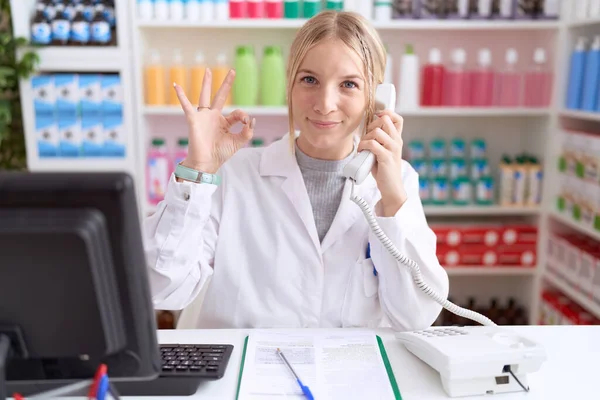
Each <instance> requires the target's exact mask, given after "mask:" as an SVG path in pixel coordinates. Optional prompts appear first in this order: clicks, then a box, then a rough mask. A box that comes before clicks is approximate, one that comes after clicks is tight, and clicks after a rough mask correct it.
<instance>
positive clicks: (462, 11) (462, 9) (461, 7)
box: [458, 0, 470, 18]
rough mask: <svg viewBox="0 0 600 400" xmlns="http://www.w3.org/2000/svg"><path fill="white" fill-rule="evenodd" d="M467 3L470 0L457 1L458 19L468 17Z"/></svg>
mask: <svg viewBox="0 0 600 400" xmlns="http://www.w3.org/2000/svg"><path fill="white" fill-rule="evenodd" d="M469 3H470V0H458V16H459V17H460V18H468V17H469Z"/></svg>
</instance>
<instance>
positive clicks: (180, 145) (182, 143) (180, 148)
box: [171, 138, 188, 173]
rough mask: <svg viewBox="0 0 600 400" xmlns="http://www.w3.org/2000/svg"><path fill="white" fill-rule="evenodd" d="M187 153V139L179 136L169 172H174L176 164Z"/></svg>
mask: <svg viewBox="0 0 600 400" xmlns="http://www.w3.org/2000/svg"><path fill="white" fill-rule="evenodd" d="M187 154H188V140H187V138H181V139H179V140H178V141H177V150H175V154H174V155H173V163H172V164H171V165H172V170H171V173H173V172H175V167H177V164H179V163H180V162H182V161H183V160H185V158H186V157H187Z"/></svg>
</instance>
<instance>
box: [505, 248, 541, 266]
mask: <svg viewBox="0 0 600 400" xmlns="http://www.w3.org/2000/svg"><path fill="white" fill-rule="evenodd" d="M496 253H497V256H498V260H497V265H498V266H514V267H530V268H532V267H535V265H536V263H537V256H536V253H537V252H536V246H535V244H516V245H510V246H508V245H504V246H503V245H501V246H498V247H497V250H496Z"/></svg>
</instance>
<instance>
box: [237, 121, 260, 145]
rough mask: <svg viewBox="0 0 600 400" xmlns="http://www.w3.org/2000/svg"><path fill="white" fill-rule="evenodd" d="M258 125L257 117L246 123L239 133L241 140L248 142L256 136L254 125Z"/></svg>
mask: <svg viewBox="0 0 600 400" xmlns="http://www.w3.org/2000/svg"><path fill="white" fill-rule="evenodd" d="M255 126H256V118H252V121H250V123H249V124H244V127H243V128H242V131H241V132H240V133H239V135H238V138H239V140H240V141H241V142H243V143H247V142H249V141H250V139H252V136H254V127H255Z"/></svg>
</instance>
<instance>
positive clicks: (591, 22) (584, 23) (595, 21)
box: [567, 18, 600, 28]
mask: <svg viewBox="0 0 600 400" xmlns="http://www.w3.org/2000/svg"><path fill="white" fill-rule="evenodd" d="M596 25H598V26H600V18H587V19H582V20H577V21H572V22H567V27H569V28H584V27H589V26H596Z"/></svg>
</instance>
